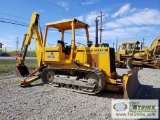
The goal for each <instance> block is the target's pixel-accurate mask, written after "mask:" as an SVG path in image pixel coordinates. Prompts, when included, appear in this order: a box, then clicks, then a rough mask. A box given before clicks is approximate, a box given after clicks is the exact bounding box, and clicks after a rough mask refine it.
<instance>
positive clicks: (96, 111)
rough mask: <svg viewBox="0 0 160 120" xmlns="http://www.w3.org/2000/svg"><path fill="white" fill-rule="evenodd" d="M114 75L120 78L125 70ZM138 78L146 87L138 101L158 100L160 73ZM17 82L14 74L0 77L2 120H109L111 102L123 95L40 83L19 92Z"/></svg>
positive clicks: (145, 73) (148, 72) (147, 72)
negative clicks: (75, 90) (74, 90)
mask: <svg viewBox="0 0 160 120" xmlns="http://www.w3.org/2000/svg"><path fill="white" fill-rule="evenodd" d="M117 72H118V73H119V74H123V73H126V72H127V69H117ZM138 78H139V81H140V83H141V84H143V85H145V86H144V88H145V89H144V90H143V94H142V95H141V99H160V82H159V81H160V70H158V69H147V68H144V69H143V70H140V71H139V74H138ZM19 80H20V78H18V77H16V76H15V75H14V73H13V72H10V73H4V74H1V75H0V119H1V120H76V119H78V120H91V119H93V120H105V119H106V120H109V119H111V99H117V98H119V99H120V98H123V94H121V93H112V92H109V91H103V92H101V93H100V94H98V95H86V94H80V93H76V92H72V91H70V90H66V89H63V88H57V87H53V86H51V85H43V84H42V82H41V80H38V81H37V82H35V83H34V84H33V86H32V87H28V88H21V87H19V86H18V84H19Z"/></svg>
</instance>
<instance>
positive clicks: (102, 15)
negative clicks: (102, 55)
mask: <svg viewBox="0 0 160 120" xmlns="http://www.w3.org/2000/svg"><path fill="white" fill-rule="evenodd" d="M100 13H101V15H100V16H98V17H100V25H101V26H100V28H99V30H100V43H101V41H102V30H103V29H102V27H103V26H102V17H106V16H105V15H104V14H102V12H101V11H100Z"/></svg>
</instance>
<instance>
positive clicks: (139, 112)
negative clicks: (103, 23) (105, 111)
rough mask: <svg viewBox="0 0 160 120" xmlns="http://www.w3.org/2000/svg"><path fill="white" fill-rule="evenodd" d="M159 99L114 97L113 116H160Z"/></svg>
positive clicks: (151, 117)
mask: <svg viewBox="0 0 160 120" xmlns="http://www.w3.org/2000/svg"><path fill="white" fill-rule="evenodd" d="M158 104H159V103H158V100H125V99H116V100H114V99H112V107H111V109H112V118H147V119H149V118H150V119H153V118H159V107H158Z"/></svg>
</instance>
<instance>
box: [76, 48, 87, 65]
mask: <svg viewBox="0 0 160 120" xmlns="http://www.w3.org/2000/svg"><path fill="white" fill-rule="evenodd" d="M75 60H78V61H79V62H80V63H86V62H87V60H86V49H85V47H82V46H78V47H77V50H76V56H75Z"/></svg>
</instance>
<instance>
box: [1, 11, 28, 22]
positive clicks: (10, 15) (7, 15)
mask: <svg viewBox="0 0 160 120" xmlns="http://www.w3.org/2000/svg"><path fill="white" fill-rule="evenodd" d="M0 14H3V15H7V16H11V17H16V18H20V19H23V20H29V19H26V18H23V17H19V16H16V15H11V14H8V13H3V12H0Z"/></svg>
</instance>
